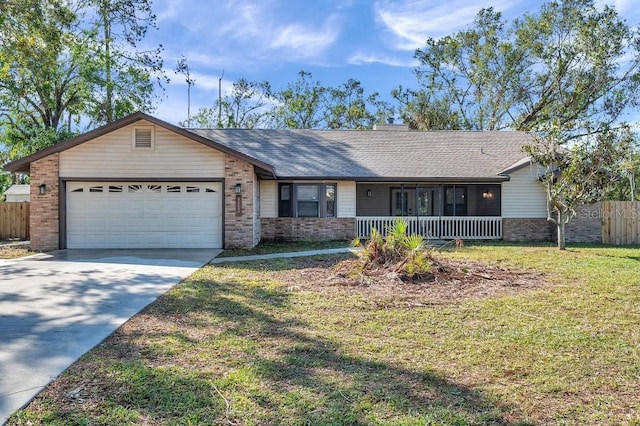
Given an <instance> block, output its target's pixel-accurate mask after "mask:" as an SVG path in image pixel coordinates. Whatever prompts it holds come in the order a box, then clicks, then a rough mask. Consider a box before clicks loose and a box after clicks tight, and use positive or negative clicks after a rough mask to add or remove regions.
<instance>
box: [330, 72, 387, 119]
mask: <svg viewBox="0 0 640 426" xmlns="http://www.w3.org/2000/svg"><path fill="white" fill-rule="evenodd" d="M327 94H328V95H327V106H326V109H325V113H324V122H325V123H326V125H327V127H328V128H330V129H370V128H372V127H373V125H374V124H376V122H379V121H384V120H385V119H386V118H387V117H389V116H393V113H394V110H393V108H392V107H391V106H390V105H389V104H388V103H387V102H385V101H382V100H380V98H379V96H380V95H379V93H378V92H374V93H372V94H370V95H369V96H366V97H365V95H364V88H363V87H362V85H361V84H360V82H359V81H358V80H354V79H352V78H350V79H349V80H347V82H346V83H344V84H342V85H340V86H338V87H337V88H331V87H330V88H327Z"/></svg>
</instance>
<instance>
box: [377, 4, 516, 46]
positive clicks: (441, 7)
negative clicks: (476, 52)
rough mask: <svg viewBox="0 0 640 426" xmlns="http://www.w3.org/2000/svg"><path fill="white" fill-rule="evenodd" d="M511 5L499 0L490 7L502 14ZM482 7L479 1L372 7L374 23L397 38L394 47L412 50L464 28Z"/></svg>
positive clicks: (378, 5) (483, 5) (485, 5)
mask: <svg viewBox="0 0 640 426" xmlns="http://www.w3.org/2000/svg"><path fill="white" fill-rule="evenodd" d="M513 3H514V2H510V1H508V0H499V1H497V2H494V3H492V6H493V7H494V8H495V9H496V10H498V11H503V10H505V8H506V7H507V6H513ZM483 7H488V5H487V3H486V1H479V0H472V1H469V0H452V1H448V2H441V1H438V0H402V1H390V0H384V1H377V2H376V3H375V4H374V10H375V13H376V18H377V21H378V22H379V23H381V24H382V25H384V26H385V27H386V28H387V29H388V30H389V31H391V33H392V34H393V35H394V36H395V38H396V40H395V43H394V44H395V47H396V48H397V49H401V50H414V49H416V48H419V47H421V46H423V45H424V42H425V41H426V40H427V38H429V37H433V38H439V37H442V36H444V35H448V34H451V33H453V32H455V31H458V30H461V29H464V28H465V27H467V26H468V25H469V24H471V23H472V22H473V19H474V18H475V16H476V14H477V13H478V11H479V10H480V9H481V8H483Z"/></svg>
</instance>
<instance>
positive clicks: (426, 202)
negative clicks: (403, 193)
mask: <svg viewBox="0 0 640 426" xmlns="http://www.w3.org/2000/svg"><path fill="white" fill-rule="evenodd" d="M417 209H418V216H439V215H440V188H439V187H437V186H425V187H420V188H418V205H417Z"/></svg>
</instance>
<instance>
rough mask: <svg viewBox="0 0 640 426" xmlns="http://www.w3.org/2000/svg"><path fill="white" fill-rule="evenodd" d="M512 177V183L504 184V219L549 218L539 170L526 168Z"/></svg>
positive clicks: (514, 173)
mask: <svg viewBox="0 0 640 426" xmlns="http://www.w3.org/2000/svg"><path fill="white" fill-rule="evenodd" d="M510 177H511V180H510V181H508V182H504V183H503V184H502V217H506V218H516V217H518V218H545V217H547V205H546V197H545V193H544V188H543V186H542V184H541V183H540V181H538V170H537V168H534V167H524V168H522V169H520V170H517V171H515V172H513V173H512V174H511V175H510Z"/></svg>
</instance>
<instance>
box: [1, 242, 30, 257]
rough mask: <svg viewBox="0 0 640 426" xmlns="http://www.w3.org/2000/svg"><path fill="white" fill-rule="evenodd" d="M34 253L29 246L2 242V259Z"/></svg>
mask: <svg viewBox="0 0 640 426" xmlns="http://www.w3.org/2000/svg"><path fill="white" fill-rule="evenodd" d="M31 254H34V253H33V252H32V251H30V250H29V247H28V246H18V245H4V244H0V259H16V258H18V257H24V256H29V255H31Z"/></svg>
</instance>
